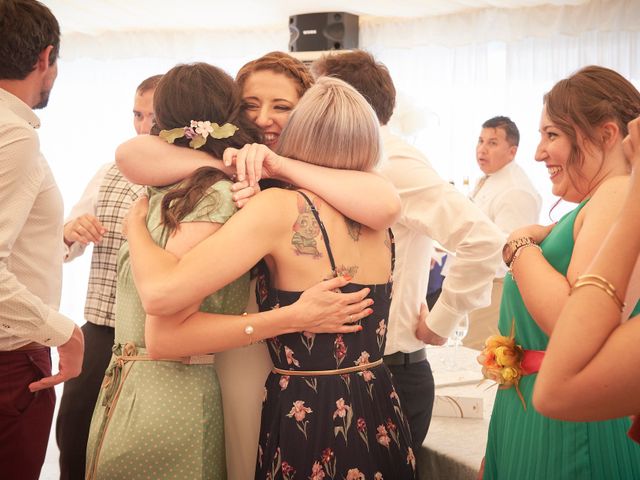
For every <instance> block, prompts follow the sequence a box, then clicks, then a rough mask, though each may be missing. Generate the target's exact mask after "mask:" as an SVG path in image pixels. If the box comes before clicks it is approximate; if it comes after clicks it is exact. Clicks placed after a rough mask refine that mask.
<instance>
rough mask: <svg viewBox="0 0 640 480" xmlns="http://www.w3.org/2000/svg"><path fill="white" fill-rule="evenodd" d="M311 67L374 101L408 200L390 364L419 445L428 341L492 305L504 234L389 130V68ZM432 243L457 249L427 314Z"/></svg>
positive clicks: (344, 60) (427, 407)
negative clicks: (467, 316)
mask: <svg viewBox="0 0 640 480" xmlns="http://www.w3.org/2000/svg"><path fill="white" fill-rule="evenodd" d="M311 68H312V71H313V73H314V74H316V75H331V76H335V77H337V78H340V79H342V80H344V81H346V82H347V83H350V84H351V85H352V86H353V87H355V88H356V90H358V91H359V92H360V93H361V94H362V95H363V96H364V97H365V98H366V99H367V100H368V101H369V103H370V104H371V106H372V107H373V110H374V111H375V112H376V115H377V116H378V121H379V122H380V125H381V127H380V131H381V134H382V141H383V146H384V152H385V156H386V159H385V163H383V167H382V170H381V173H382V174H383V175H385V176H386V177H387V178H389V179H390V180H391V181H392V182H393V184H394V185H395V186H396V188H397V189H398V193H399V194H400V199H401V202H402V213H401V217H400V220H399V221H398V222H397V223H396V224H395V225H393V227H392V229H393V233H394V236H395V244H396V265H395V271H394V276H393V279H394V285H393V299H392V301H391V310H390V313H389V324H388V332H387V343H386V348H385V357H384V361H385V364H386V365H387V366H388V367H389V369H390V370H391V372H392V373H393V379H394V383H395V385H396V389H397V392H398V395H399V396H400V400H401V402H402V407H403V410H404V411H405V414H406V415H407V418H408V419H409V426H410V428H411V436H412V438H413V444H414V450H417V449H418V448H420V446H421V445H422V442H423V441H424V438H425V436H426V434H427V430H428V428H429V424H430V422H431V411H432V408H433V400H434V383H433V375H432V373H431V367H430V365H429V362H428V361H427V356H426V351H425V348H424V347H425V344H432V345H442V344H443V343H444V342H445V341H446V338H447V337H448V336H449V335H451V333H452V332H453V330H454V329H455V327H456V325H457V324H458V322H459V321H460V319H461V318H462V317H463V316H464V315H466V314H467V313H468V312H469V311H470V310H473V309H475V308H479V307H482V306H485V305H487V304H488V302H489V293H490V292H489V288H490V284H491V279H492V278H493V276H494V274H495V270H496V268H497V266H498V263H499V262H500V259H501V247H502V244H503V239H502V236H501V234H500V232H499V230H498V229H497V228H496V227H495V226H494V225H493V224H492V223H491V222H490V221H489V220H488V219H487V218H486V216H485V215H483V213H482V212H480V210H478V208H477V207H476V206H474V205H473V204H472V203H471V202H469V200H468V199H467V198H465V197H464V195H462V194H461V193H460V192H458V191H457V190H456V189H455V188H454V187H453V186H452V185H450V184H449V183H448V182H446V181H444V180H443V179H442V178H441V177H440V176H439V175H438V174H437V173H436V172H435V170H434V169H433V168H432V167H431V165H430V164H429V162H428V160H427V159H426V158H425V157H424V155H423V154H422V153H421V152H420V151H418V150H417V149H415V148H414V147H412V146H410V145H409V144H407V143H406V142H405V141H403V140H402V139H401V138H399V137H397V136H395V135H393V134H392V133H391V132H390V131H389V129H388V127H386V124H387V122H388V121H389V119H390V118H391V115H392V113H393V108H394V105H395V95H396V92H395V87H394V85H393V81H392V79H391V76H390V75H389V72H388V70H387V69H386V67H385V66H384V65H382V64H381V63H378V62H376V61H375V59H374V58H373V56H371V55H370V54H369V53H367V52H364V51H361V50H356V51H353V52H347V53H341V54H339V55H335V56H325V57H322V58H321V59H319V60H317V61H316V62H315V63H314V64H313V65H312V67H311ZM433 240H436V241H437V242H439V243H440V245H442V246H443V247H444V248H445V249H447V250H448V251H451V252H455V255H456V257H457V262H456V263H455V265H453V266H452V268H451V269H450V270H449V274H448V275H447V277H446V278H445V280H444V282H443V285H442V293H441V295H440V297H439V298H438V301H437V302H436V304H435V305H434V307H433V310H432V311H431V312H428V311H427V307H426V305H424V304H423V302H424V299H425V294H426V291H427V283H428V280H429V264H430V260H431V254H432V250H433V248H434V247H433Z"/></svg>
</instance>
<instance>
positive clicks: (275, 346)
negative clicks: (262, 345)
mask: <svg viewBox="0 0 640 480" xmlns="http://www.w3.org/2000/svg"><path fill="white" fill-rule="evenodd" d="M269 348H271V350H272V351H273V353H274V354H275V356H276V357H278V361H279V362H281V361H282V358H281V357H280V353H281V352H282V342H280V339H279V338H278V337H273V338H272V339H270V340H269Z"/></svg>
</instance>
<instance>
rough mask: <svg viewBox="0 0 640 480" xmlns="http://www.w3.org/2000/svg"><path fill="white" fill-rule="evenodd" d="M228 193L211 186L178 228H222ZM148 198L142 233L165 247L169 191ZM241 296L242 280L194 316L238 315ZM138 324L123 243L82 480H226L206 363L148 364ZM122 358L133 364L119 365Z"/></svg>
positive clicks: (213, 381)
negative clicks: (163, 216)
mask: <svg viewBox="0 0 640 480" xmlns="http://www.w3.org/2000/svg"><path fill="white" fill-rule="evenodd" d="M230 186H231V182H229V181H226V180H222V181H219V182H217V183H215V184H214V185H213V186H211V187H210V188H209V189H208V190H207V192H206V194H205V195H204V196H203V198H202V199H201V200H200V202H199V203H198V204H197V205H196V207H195V208H194V210H193V212H191V213H190V214H188V215H187V216H186V217H185V218H184V219H183V220H182V222H195V221H207V222H216V223H224V222H226V221H227V220H228V219H229V217H231V215H232V214H233V213H235V211H236V209H235V206H234V204H233V201H232V200H231V191H230ZM149 190H150V198H149V214H148V216H147V226H148V227H149V230H150V232H151V236H152V237H153V239H154V241H155V242H156V243H157V244H159V245H161V246H163V247H164V246H165V245H166V242H167V235H168V233H167V232H166V230H165V229H164V228H163V226H162V224H161V221H160V213H161V202H162V198H163V197H164V194H166V193H167V191H168V189H167V188H163V189H151V188H150V189H149ZM248 295H249V277H248V275H244V276H242V277H240V278H239V279H238V280H236V281H235V282H233V283H231V284H229V285H227V286H226V287H224V288H222V289H220V290H219V291H218V292H216V293H214V294H213V295H211V296H209V297H207V298H206V299H205V300H204V302H203V304H202V305H201V307H200V310H201V311H205V312H215V313H227V314H240V313H242V312H243V311H244V308H245V307H246V304H247V300H248ZM144 323H145V312H144V310H143V308H142V304H141V303H140V299H139V297H138V294H137V291H136V288H135V285H134V282H133V277H132V272H131V263H130V257H129V244H128V243H126V242H125V243H124V244H123V246H122V248H121V249H120V254H119V257H118V283H117V294H116V328H115V345H114V346H113V356H112V359H111V362H110V364H109V367H108V368H107V371H106V375H105V380H104V382H103V387H102V389H101V391H100V395H99V397H98V400H97V402H96V406H95V410H94V413H93V419H92V421H91V428H90V434H89V441H88V445H87V476H86V478H88V479H94V478H96V479H109V480H111V479H116V478H122V479H125V478H126V479H127V480H132V479H143V478H144V479H149V478H152V479H154V480H160V479H176V480H185V479H189V480H191V479H207V480H209V479H211V480H219V479H220V480H221V479H225V478H226V473H225V472H226V468H225V447H224V428H223V418H222V403H221V397H220V387H219V384H218V379H217V376H216V371H215V368H214V365H213V364H212V362H211V357H212V356H201V357H191V359H192V361H195V362H198V361H199V362H203V363H202V364H185V363H180V362H177V361H157V360H156V361H151V360H150V359H149V358H148V357H147V356H146V350H145V339H144ZM122 355H126V357H127V358H130V357H135V358H136V360H132V361H123V359H122V358H121V356H122ZM207 362H208V363H207Z"/></svg>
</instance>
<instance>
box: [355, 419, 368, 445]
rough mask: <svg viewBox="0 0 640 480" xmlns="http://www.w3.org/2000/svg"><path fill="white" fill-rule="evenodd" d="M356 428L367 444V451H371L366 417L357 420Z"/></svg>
mask: <svg viewBox="0 0 640 480" xmlns="http://www.w3.org/2000/svg"><path fill="white" fill-rule="evenodd" d="M356 429H357V430H358V435H360V438H361V439H362V441H363V442H364V444H365V445H366V446H367V452H368V451H369V438H368V437H367V422H365V420H364V418H362V417H360V418H358V420H357V421H356Z"/></svg>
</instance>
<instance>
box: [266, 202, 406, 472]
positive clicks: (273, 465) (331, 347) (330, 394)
mask: <svg viewBox="0 0 640 480" xmlns="http://www.w3.org/2000/svg"><path fill="white" fill-rule="evenodd" d="M299 193H301V192H299ZM302 195H303V196H304V197H305V200H306V201H307V203H308V204H309V205H310V207H311V210H312V212H313V214H314V215H315V216H316V220H317V221H318V223H319V225H320V228H321V230H322V234H323V238H324V242H325V246H326V249H327V254H328V256H329V259H330V262H331V268H332V269H333V271H334V272H335V268H336V265H335V262H334V259H333V254H332V253H331V247H330V245H329V239H328V236H327V234H326V231H325V229H324V226H323V225H322V222H321V221H320V218H319V216H318V213H317V211H316V210H315V207H314V206H313V204H312V203H311V201H310V200H309V199H308V198H306V196H305V195H304V194H302ZM391 244H392V248H393V242H391ZM392 257H393V255H392ZM392 262H393V260H392ZM392 266H393V264H392ZM391 286H392V284H391V281H389V282H387V283H384V284H379V285H359V284H354V283H351V284H349V285H347V286H346V287H344V288H343V289H342V291H343V292H354V291H358V290H360V289H361V288H363V287H370V288H371V292H370V294H369V297H370V298H373V300H374V302H375V303H374V306H375V308H374V313H373V314H372V315H370V316H369V317H367V318H366V319H364V320H363V321H362V326H363V327H364V328H363V330H362V331H360V332H357V333H349V334H314V333H309V332H302V333H292V334H287V335H281V336H278V337H275V338H271V339H269V340H268V345H269V353H270V354H271V359H272V360H273V364H274V366H275V367H276V368H279V369H282V370H315V371H317V370H336V369H343V368H347V367H354V366H357V365H360V364H368V363H373V362H375V361H376V360H379V359H381V358H382V355H383V353H384V347H385V341H386V331H387V319H388V314H389V305H390V303H391ZM257 290H258V303H259V306H260V310H262V311H264V310H269V309H273V308H278V307H279V306H285V305H290V304H292V303H294V302H295V301H296V300H297V299H298V298H299V297H300V295H301V294H302V292H289V291H283V290H276V289H273V288H271V287H270V285H269V272H268V270H267V269H266V267H265V266H264V264H262V266H261V267H260V274H259V278H258V289H257ZM410 435H411V434H410V433H409V426H408V424H407V420H406V418H405V416H404V414H403V412H402V408H401V406H400V400H399V398H398V395H397V393H396V390H395V388H394V386H393V382H392V379H391V374H390V373H389V370H388V369H387V367H386V366H385V365H384V364H381V365H379V366H375V367H372V368H370V369H367V370H360V371H357V372H351V373H345V374H333V375H322V376H318V375H309V376H300V375H284V374H278V373H275V372H272V373H271V374H270V375H269V378H268V379H267V382H266V386H265V399H264V402H263V409H262V423H261V429H260V445H259V449H258V460H257V468H256V477H255V478H256V479H260V480H275V479H283V480H284V479H286V480H291V479H304V480H306V479H311V480H321V479H325V480H327V479H331V480H334V479H335V480H338V479H339V480H343V479H348V480H365V479H366V480H383V479H386V480H397V479H402V480H410V479H414V478H415V456H414V452H413V451H412V449H411V447H410V445H411V436H410Z"/></svg>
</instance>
